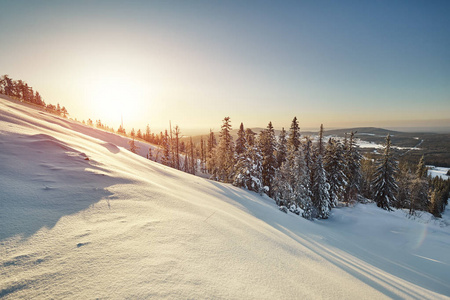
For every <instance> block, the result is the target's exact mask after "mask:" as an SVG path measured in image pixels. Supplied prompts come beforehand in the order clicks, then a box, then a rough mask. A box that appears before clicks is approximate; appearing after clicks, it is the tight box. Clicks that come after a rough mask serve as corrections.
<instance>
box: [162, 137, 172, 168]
mask: <svg viewBox="0 0 450 300" xmlns="http://www.w3.org/2000/svg"><path fill="white" fill-rule="evenodd" d="M162 147H163V156H162V158H161V162H162V164H163V165H166V166H169V167H171V166H172V164H171V159H170V139H169V134H168V133H167V129H166V130H165V132H164V136H163V140H162Z"/></svg>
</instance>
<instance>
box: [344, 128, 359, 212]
mask: <svg viewBox="0 0 450 300" xmlns="http://www.w3.org/2000/svg"><path fill="white" fill-rule="evenodd" d="M355 133H356V132H353V131H352V132H351V133H350V140H349V141H348V143H346V155H345V158H346V159H345V160H346V168H345V173H346V176H347V184H346V187H345V194H344V201H345V202H347V204H349V203H351V202H354V201H356V200H357V197H358V193H359V192H360V190H361V179H362V174H361V159H362V155H361V153H360V152H359V147H358V145H357V144H356V140H355Z"/></svg>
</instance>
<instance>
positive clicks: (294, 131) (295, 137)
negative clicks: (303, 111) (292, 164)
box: [287, 117, 300, 151]
mask: <svg viewBox="0 0 450 300" xmlns="http://www.w3.org/2000/svg"><path fill="white" fill-rule="evenodd" d="M287 145H288V147H294V150H295V151H297V150H298V147H300V127H299V126H298V120H297V117H294V119H293V120H292V123H291V128H290V129H289V137H288V139H287Z"/></svg>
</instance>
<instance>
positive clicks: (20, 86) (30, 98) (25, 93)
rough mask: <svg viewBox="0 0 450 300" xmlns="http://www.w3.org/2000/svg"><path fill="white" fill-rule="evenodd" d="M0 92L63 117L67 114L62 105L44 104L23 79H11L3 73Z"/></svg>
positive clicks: (36, 92)
mask: <svg viewBox="0 0 450 300" xmlns="http://www.w3.org/2000/svg"><path fill="white" fill-rule="evenodd" d="M0 94H2V95H5V96H8V97H11V98H13V99H16V100H20V101H23V102H27V103H30V104H34V105H37V106H40V107H42V108H44V109H45V110H46V111H48V112H51V113H53V114H57V115H60V116H63V117H64V118H66V117H67V115H68V114H69V113H68V112H67V109H66V108H65V107H64V106H63V107H61V106H60V105H59V103H58V104H56V106H55V105H53V104H50V103H49V104H46V103H45V101H44V99H42V96H41V95H40V94H39V92H38V91H34V89H33V88H32V87H31V86H29V85H28V84H27V83H26V82H25V81H23V80H13V79H12V78H10V77H9V76H8V75H3V76H2V77H1V78H0Z"/></svg>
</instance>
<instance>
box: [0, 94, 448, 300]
mask: <svg viewBox="0 0 450 300" xmlns="http://www.w3.org/2000/svg"><path fill="white" fill-rule="evenodd" d="M127 142H128V139H126V138H124V137H119V136H116V135H113V134H110V133H107V132H103V131H100V130H97V129H93V128H89V127H86V126H84V125H81V124H79V123H76V122H73V121H70V120H67V119H62V118H58V117H56V116H53V115H49V114H47V113H45V112H41V111H35V110H33V109H30V108H28V107H26V106H22V105H21V104H18V103H14V102H10V101H7V100H4V99H0V190H1V196H0V197H1V198H0V266H1V267H0V297H4V298H5V299H16V298H26V299H45V298H57V299H60V298H64V299H66V298H68V299H80V298H88V299H92V298H108V299H110V298H111V299H124V298H132V299H146V298H172V299H173V298H183V299H186V298H189V299H204V298H214V299H311V298H329V299H342V298H345V299H363V298H364V299H386V298H397V299H398V298H413V299H430V298H433V299H448V297H449V296H450V283H449V282H448V278H450V227H449V226H447V225H448V224H450V216H449V214H448V212H447V213H446V214H444V218H443V220H441V221H435V220H434V219H432V218H431V216H430V215H429V214H423V215H422V216H421V217H420V218H416V219H410V218H407V217H406V213H404V212H403V211H401V210H398V211H394V212H386V211H384V210H381V209H379V208H377V207H376V206H375V205H373V204H369V205H357V206H355V207H350V208H348V207H343V208H339V209H333V210H332V214H331V215H330V218H329V219H327V220H316V221H308V220H305V219H303V218H301V217H299V216H297V215H295V214H293V213H291V212H288V213H287V214H285V213H283V212H281V211H279V210H278V208H277V206H276V205H275V203H274V201H273V200H271V199H269V198H267V197H265V196H260V195H259V194H257V193H253V192H248V191H245V190H242V189H239V188H236V187H234V186H232V185H228V184H222V183H218V182H214V181H210V180H206V179H203V178H200V177H196V176H192V175H189V174H186V173H183V172H180V171H176V170H173V169H170V168H168V167H165V166H163V165H160V164H158V163H155V162H152V161H149V160H147V159H144V158H143V157H141V156H139V155H135V154H133V153H131V152H129V151H128V150H126V148H127V147H128V144H127ZM140 146H141V151H143V153H141V154H143V155H144V156H145V154H146V152H147V150H148V145H147V144H144V143H141V145H140ZM124 147H125V148H124ZM144 147H147V149H142V148H144Z"/></svg>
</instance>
